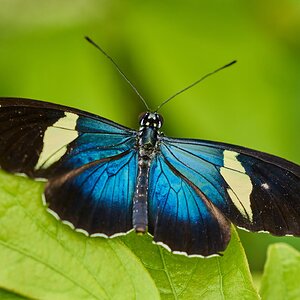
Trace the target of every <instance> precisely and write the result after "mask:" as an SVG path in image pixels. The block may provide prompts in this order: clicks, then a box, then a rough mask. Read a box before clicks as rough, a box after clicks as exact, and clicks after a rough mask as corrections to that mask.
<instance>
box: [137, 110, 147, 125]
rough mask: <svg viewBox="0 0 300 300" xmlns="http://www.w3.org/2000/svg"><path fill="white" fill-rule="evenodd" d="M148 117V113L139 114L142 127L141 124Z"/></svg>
mask: <svg viewBox="0 0 300 300" xmlns="http://www.w3.org/2000/svg"><path fill="white" fill-rule="evenodd" d="M146 115H147V113H146V112H142V113H140V114H139V117H138V120H139V124H140V125H142V124H141V123H142V121H143V119H144V118H145V116H146Z"/></svg>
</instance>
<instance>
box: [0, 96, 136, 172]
mask: <svg viewBox="0 0 300 300" xmlns="http://www.w3.org/2000/svg"><path fill="white" fill-rule="evenodd" d="M134 144H135V133H134V131H132V130H130V129H128V128H126V127H123V126H121V125H118V124H116V123H114V122H112V121H109V120H106V119H104V118H101V117H98V116H96V115H93V114H89V113H86V112H83V111H80V110H76V109H72V108H70V107H65V106H60V105H56V104H51V103H47V102H41V101H35V100H34V101H33V100H27V99H14V98H2V99H0V167H1V168H3V169H4V170H7V171H9V172H13V173H25V174H26V175H28V176H30V177H33V178H35V177H41V178H50V177H51V176H52V175H53V174H55V175H57V173H61V174H62V173H64V172H67V171H69V170H72V169H74V168H78V167H80V166H82V165H83V164H86V163H89V162H92V161H94V160H99V159H103V158H106V157H110V156H114V155H118V154H120V153H122V152H124V151H126V150H128V149H131V148H132V147H133V145H134Z"/></svg>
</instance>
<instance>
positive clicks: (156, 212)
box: [149, 154, 230, 256]
mask: <svg viewBox="0 0 300 300" xmlns="http://www.w3.org/2000/svg"><path fill="white" fill-rule="evenodd" d="M149 178H150V182H149V232H150V233H151V234H152V235H153V236H154V241H155V242H156V243H158V244H161V245H164V246H166V247H167V248H168V249H171V250H172V251H173V252H180V253H185V254H188V255H202V256H209V255H212V254H216V253H218V252H220V251H223V250H225V248H226V246H227V244H228V242H229V240H230V224H229V222H228V220H227V219H226V218H225V217H224V216H223V215H222V214H221V212H220V210H219V209H218V208H217V207H216V206H215V205H213V203H212V202H211V201H210V200H209V198H208V197H207V196H206V195H205V194H204V193H203V192H202V191H201V190H200V189H199V188H198V187H197V186H196V185H195V184H193V183H192V182H191V181H190V180H189V179H188V178H187V177H186V176H184V174H183V173H182V172H181V171H179V170H178V169H176V166H175V167H174V166H173V165H172V164H171V163H170V162H169V161H168V159H166V157H165V156H164V155H162V154H157V156H156V157H155V158H154V160H153V161H152V166H151V169H150V176H149Z"/></svg>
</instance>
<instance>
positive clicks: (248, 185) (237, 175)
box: [220, 150, 253, 221]
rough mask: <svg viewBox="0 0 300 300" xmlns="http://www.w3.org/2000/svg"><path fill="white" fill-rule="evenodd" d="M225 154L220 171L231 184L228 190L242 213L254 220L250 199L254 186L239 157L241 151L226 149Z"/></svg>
mask: <svg viewBox="0 0 300 300" xmlns="http://www.w3.org/2000/svg"><path fill="white" fill-rule="evenodd" d="M223 155H224V167H221V170H220V173H221V175H222V176H223V178H224V179H225V181H226V182H227V183H228V185H229V188H228V189H227V192H228V194H229V196H230V198H231V200H232V201H233V203H234V204H235V206H236V208H237V209H238V210H239V211H240V213H241V214H242V215H243V216H244V217H245V218H247V219H249V220H250V221H253V213H252V209H251V200H250V195H251V192H252V189H253V186H252V182H251V180H250V177H249V176H248V175H247V174H246V170H245V169H244V167H243V166H242V164H241V163H240V162H239V161H238V159H237V156H238V155H239V153H237V152H234V151H229V150H224V152H223Z"/></svg>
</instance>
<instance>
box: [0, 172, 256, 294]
mask: <svg viewBox="0 0 300 300" xmlns="http://www.w3.org/2000/svg"><path fill="white" fill-rule="evenodd" d="M43 188H44V184H43V183H38V182H33V181H32V180H29V179H26V178H24V177H17V176H13V175H8V174H5V173H3V172H1V173H0V265H1V268H0V286H1V287H3V288H4V289H7V290H12V291H15V292H16V293H18V294H20V295H24V296H26V297H28V298H31V299H32V298H34V299H36V298H38V299H57V298H59V299H199V298H201V299H241V297H243V299H258V294H257V292H256V291H255V289H254V287H253V284H252V279H251V276H250V273H249V269H248V265H247V261H246V258H245V254H244V251H243V248H242V246H241V244H240V241H239V239H238V236H237V233H236V231H235V230H233V231H232V241H231V243H230V245H229V247H228V249H227V250H226V251H225V254H224V256H223V257H215V258H209V259H202V258H188V257H184V256H181V255H174V254H172V253H170V252H168V251H167V250H165V249H163V248H161V247H159V246H157V245H154V244H152V239H151V237H150V236H146V235H145V236H142V237H141V236H138V235H136V234H135V233H131V234H128V235H127V236H124V237H121V238H114V239H104V238H89V237H86V236H84V235H83V234H80V233H78V232H75V231H73V230H72V229H70V228H69V227H68V226H66V225H64V224H62V223H61V222H60V221H57V220H56V219H55V218H54V217H53V216H52V215H51V214H49V213H48V212H47V211H46V209H45V207H43V205H42V201H41V194H42V192H43Z"/></svg>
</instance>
